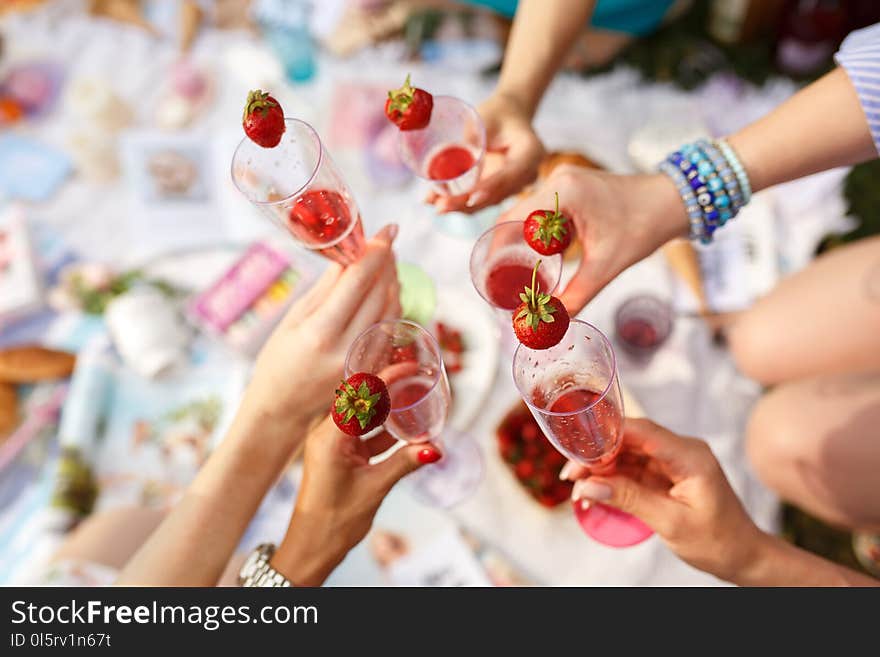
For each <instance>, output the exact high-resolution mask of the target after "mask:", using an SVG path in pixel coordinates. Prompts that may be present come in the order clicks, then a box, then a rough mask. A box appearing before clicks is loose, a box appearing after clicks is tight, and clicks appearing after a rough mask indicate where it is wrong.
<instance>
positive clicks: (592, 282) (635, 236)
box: [498, 164, 688, 316]
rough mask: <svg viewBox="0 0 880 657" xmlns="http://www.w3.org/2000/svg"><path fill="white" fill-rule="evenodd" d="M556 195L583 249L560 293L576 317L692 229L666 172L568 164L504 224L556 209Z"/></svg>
mask: <svg viewBox="0 0 880 657" xmlns="http://www.w3.org/2000/svg"><path fill="white" fill-rule="evenodd" d="M555 193H559V209H560V211H561V212H562V213H563V214H565V216H567V217H569V218H570V219H571V220H572V221H573V222H574V225H575V231H576V234H577V237H578V238H579V239H580V240H581V244H582V247H583V253H582V255H581V262H580V264H579V265H578V268H577V271H576V272H575V274H574V276H573V277H572V279H571V280H570V281H569V283H568V285H567V286H566V288H565V290H564V291H563V292H562V294H561V295H557V296H559V298H560V300H561V301H562V303H563V304H564V305H565V308H566V309H567V310H568V312H569V313H570V314H571V315H572V316H574V315H576V314H577V313H579V312H580V311H581V309H582V308H583V307H584V306H585V305H586V304H587V302H589V301H590V299H592V298H593V297H594V296H595V295H596V294H597V293H598V292H599V291H600V290H601V289H602V288H603V287H605V286H606V285H607V284H608V283H609V282H611V281H612V280H613V279H614V277H615V276H617V275H618V274H619V273H621V272H622V271H623V270H624V269H626V268H627V267H629V266H630V265H632V264H634V263H636V262H638V261H639V260H641V259H642V258H645V257H647V256H649V255H650V254H651V253H653V252H654V251H655V250H656V249H657V248H658V247H660V246H662V245H663V244H664V243H666V242H667V241H669V240H670V239H672V238H674V237H678V236H682V235H685V234H686V232H687V225H688V224H687V216H686V214H685V210H684V205H682V202H681V199H680V198H679V196H678V192H677V190H676V189H675V186H674V185H673V184H672V182H671V181H670V180H669V179H668V178H667V177H666V176H665V175H663V174H656V175H636V176H622V175H616V174H610V173H605V172H601V171H595V170H592V169H586V168H584V167H578V166H573V165H569V164H566V165H562V166H559V167H557V168H556V169H554V170H553V172H552V173H551V174H550V175H549V176H548V177H547V178H546V179H545V180H543V181H542V182H541V183H540V184H539V185H538V186H537V187H536V189H535V190H534V191H533V192H532V193H531V194H529V195H528V196H527V197H525V198H523V199H522V200H520V201H519V202H517V203H516V205H514V206H513V207H512V208H511V209H510V210H508V211H507V212H505V213H503V214H502V215H501V216H500V217H499V218H498V221H499V223H500V222H502V221H514V220H519V221H523V220H525V218H526V217H528V216H529V214H530V213H531V212H533V211H534V210H540V209H548V208H550V209H552V208H553V206H554V194H555Z"/></svg>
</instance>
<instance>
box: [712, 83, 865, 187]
mask: <svg viewBox="0 0 880 657" xmlns="http://www.w3.org/2000/svg"><path fill="white" fill-rule="evenodd" d="M728 141H729V143H730V145H731V146H732V147H733V148H734V150H735V151H736V153H737V155H738V156H739V158H740V160H741V161H742V163H743V166H744V167H745V169H746V171H747V172H748V174H749V180H750V182H751V184H752V189H753V190H755V191H758V190H761V189H765V188H767V187H772V186H773V185H776V184H779V183H782V182H786V181H789V180H794V179H795V178H801V177H803V176H807V175H810V174H812V173H818V172H819V171H825V170H827V169H832V168H834V167H839V166H847V165H851V164H857V163H859V162H864V161H865V160H872V159H874V158H876V157H877V150H876V148H875V147H874V141H873V139H872V138H871V132H870V130H869V129H868V123H867V120H866V119H865V114H864V112H863V111H862V106H861V105H860V104H859V99H858V96H857V95H856V91H855V88H854V87H853V85H852V83H851V82H850V80H849V77H848V76H847V74H846V71H844V70H843V69H842V68H837V69H835V70H834V71H832V72H831V73H829V74H828V75H826V76H825V77H823V78H821V79H820V80H818V81H817V82H815V83H813V84H811V85H809V86H808V87H806V88H805V89H803V90H802V91H800V92H799V93H797V94H795V95H794V96H792V97H791V98H790V99H788V100H787V101H786V102H784V103H783V104H782V105H780V106H779V107H777V108H776V109H775V110H773V111H772V112H770V114H768V115H767V116H765V117H764V118H762V119H759V120H758V121H755V122H754V123H752V124H750V125H748V126H746V127H745V128H743V129H742V130H740V131H739V132H737V133H736V134H734V135H732V136H731V137H730V138H729V140H728Z"/></svg>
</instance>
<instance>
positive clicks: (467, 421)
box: [434, 286, 501, 431]
mask: <svg viewBox="0 0 880 657" xmlns="http://www.w3.org/2000/svg"><path fill="white" fill-rule="evenodd" d="M434 321H435V322H437V321H439V322H443V323H444V324H447V325H448V326H449V327H450V328H454V329H457V330H459V331H461V337H462V340H463V341H464V345H465V352H464V357H463V358H462V369H461V371H459V372H457V373H455V374H453V375H451V376H450V377H449V383H450V385H451V386H452V396H453V405H452V414H451V415H450V417H449V424H450V425H451V426H452V427H454V428H456V429H458V430H459V431H468V430H470V428H471V425H472V424H473V422H474V420H475V419H476V418H477V415H478V413H479V412H480V411H481V409H482V408H483V404H484V403H485V401H486V398H487V397H488V396H489V393H490V392H491V390H492V385H493V384H494V383H495V377H496V375H497V373H498V357H499V353H500V347H501V336H500V331H499V330H498V324H497V323H496V321H495V318H494V317H493V316H492V314H491V313H490V312H489V310H488V308H487V307H486V304H485V303H484V302H483V301H482V299H480V298H479V297H477V296H476V293H473V291H472V290H470V289H467V290H464V289H459V288H453V287H448V286H438V288H437V309H436V311H435V313H434Z"/></svg>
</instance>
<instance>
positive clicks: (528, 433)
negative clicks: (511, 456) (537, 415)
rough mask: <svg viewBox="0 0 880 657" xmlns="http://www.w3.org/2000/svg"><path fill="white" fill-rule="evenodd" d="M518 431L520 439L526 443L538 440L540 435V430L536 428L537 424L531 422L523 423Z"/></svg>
mask: <svg viewBox="0 0 880 657" xmlns="http://www.w3.org/2000/svg"><path fill="white" fill-rule="evenodd" d="M520 433H521V434H522V439H523V440H525V441H526V442H527V443H531V442H535V441H536V440H538V436H540V435H541V432H540V431H539V430H538V425H537V424H534V423H532V422H529V423H527V424H526V425H524V426H523V428H522V431H521V432H520Z"/></svg>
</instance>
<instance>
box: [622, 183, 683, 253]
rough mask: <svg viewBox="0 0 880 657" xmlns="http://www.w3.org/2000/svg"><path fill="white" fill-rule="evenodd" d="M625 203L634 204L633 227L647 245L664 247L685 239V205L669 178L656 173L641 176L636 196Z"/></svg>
mask: <svg viewBox="0 0 880 657" xmlns="http://www.w3.org/2000/svg"><path fill="white" fill-rule="evenodd" d="M628 201H629V202H630V203H635V204H636V207H635V208H634V210H633V216H635V217H636V224H637V226H638V227H639V229H640V231H641V232H642V233H643V234H644V236H645V238H646V240H647V241H649V242H653V243H655V244H657V242H658V238H659V244H657V245H658V246H659V245H660V244H665V243H666V242H668V241H670V240H672V239H675V238H678V237H687V236H688V231H689V228H690V223H689V221H688V216H687V211H686V210H685V206H684V202H683V201H682V199H681V196H680V195H679V193H678V190H677V189H676V188H675V183H673V181H672V180H671V179H670V178H669V176H667V175H665V174H662V173H657V174H651V175H644V176H640V183H639V190H638V193H636V194H632V195H631V196H630V197H629V199H628Z"/></svg>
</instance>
